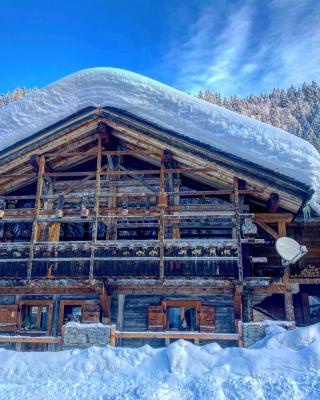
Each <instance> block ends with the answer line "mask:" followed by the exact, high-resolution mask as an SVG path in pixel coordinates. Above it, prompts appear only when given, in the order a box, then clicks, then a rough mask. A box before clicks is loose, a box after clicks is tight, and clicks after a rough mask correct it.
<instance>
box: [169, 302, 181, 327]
mask: <svg viewBox="0 0 320 400" xmlns="http://www.w3.org/2000/svg"><path fill="white" fill-rule="evenodd" d="M168 321H169V329H170V330H179V328H180V307H169V308H168Z"/></svg>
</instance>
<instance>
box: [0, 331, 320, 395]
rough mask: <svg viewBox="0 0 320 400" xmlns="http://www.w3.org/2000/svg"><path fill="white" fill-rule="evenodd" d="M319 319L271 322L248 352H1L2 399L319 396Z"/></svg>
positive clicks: (175, 348) (181, 346) (183, 348)
mask: <svg viewBox="0 0 320 400" xmlns="http://www.w3.org/2000/svg"><path fill="white" fill-rule="evenodd" d="M319 371H320V324H316V325H313V326H310V327H307V328H299V329H297V330H294V331H285V330H284V329H283V328H281V327H278V326H269V327H268V328H267V336H266V337H265V338H264V339H262V340H261V341H260V342H258V343H256V344H255V345H254V346H253V347H252V348H250V349H240V348H227V349H222V348H220V347H219V346H218V345H217V344H208V345H206V346H203V347H198V346H195V345H193V344H191V343H189V342H186V341H183V340H179V341H177V342H175V343H173V344H171V345H170V346H169V347H168V348H162V349H153V348H151V347H150V346H144V347H142V348H139V349H128V348H111V347H108V348H98V347H92V348H90V349H87V350H73V351H63V352H57V353H48V352H47V353H19V352H13V351H7V350H1V351H0V399H1V400H2V399H6V400H7V399H14V400H20V399H21V400H22V399H23V400H27V399H36V400H42V399H43V400H44V399H46V400H53V399H57V400H58V399H59V400H60V399H88V400H90V399H92V400H93V399H105V400H107V399H137V400H142V399H148V400H156V399H157V400H164V399H172V400H187V399H188V400H191V399H197V400H214V399H219V400H232V399H246V400H251V399H252V400H257V399H259V400H263V399H267V400H273V399H274V400H281V399H286V400H287V399H291V400H297V399H304V400H306V399H308V400H313V399H314V400H318V399H319V398H320V372H319Z"/></svg>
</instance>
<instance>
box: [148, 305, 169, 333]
mask: <svg viewBox="0 0 320 400" xmlns="http://www.w3.org/2000/svg"><path fill="white" fill-rule="evenodd" d="M164 325H165V313H164V308H163V306H149V307H148V330H149V331H163V330H164V329H165V326H164Z"/></svg>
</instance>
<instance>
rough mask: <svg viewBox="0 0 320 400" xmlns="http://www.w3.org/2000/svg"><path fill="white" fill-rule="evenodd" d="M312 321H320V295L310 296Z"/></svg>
mask: <svg viewBox="0 0 320 400" xmlns="http://www.w3.org/2000/svg"><path fill="white" fill-rule="evenodd" d="M308 301H309V312H310V323H312V324H314V323H316V322H319V321H320V296H308Z"/></svg>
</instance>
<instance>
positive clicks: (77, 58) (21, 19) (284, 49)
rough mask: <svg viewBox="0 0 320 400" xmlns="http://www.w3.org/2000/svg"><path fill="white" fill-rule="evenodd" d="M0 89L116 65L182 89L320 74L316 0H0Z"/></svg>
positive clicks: (228, 88)
mask: <svg viewBox="0 0 320 400" xmlns="http://www.w3.org/2000/svg"><path fill="white" fill-rule="evenodd" d="M0 6H1V7H0V54H1V63H0V93H1V92H4V91H6V90H11V89H13V88H15V87H17V86H27V87H32V86H37V87H42V86H45V85H46V84H48V83H50V82H52V81H54V80H56V79H58V78H60V77H62V76H64V75H66V74H69V73H72V72H74V71H77V70H79V69H82V68H88V67H96V66H112V67H118V68H124V69H128V70H132V71H135V72H138V73H140V74H143V75H146V76H149V77H151V78H154V79H157V80H159V81H162V82H164V83H167V84H169V85H172V86H174V87H176V88H178V89H181V90H184V91H187V92H191V93H196V92H197V91H198V90H200V89H211V90H216V91H220V92H221V93H222V94H223V95H231V94H238V95H241V96H244V95H248V94H250V93H256V94H260V93H261V92H267V91H269V90H271V89H272V88H273V87H283V88H287V87H289V86H290V84H291V83H293V84H295V85H301V83H302V82H303V81H307V82H310V81H311V80H316V81H317V82H319V83H320V6H319V0H242V1H240V0H211V1H209V0H77V1H73V0H64V1H62V0H54V1H48V0H41V1H38V0H14V1H10V0H0Z"/></svg>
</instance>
